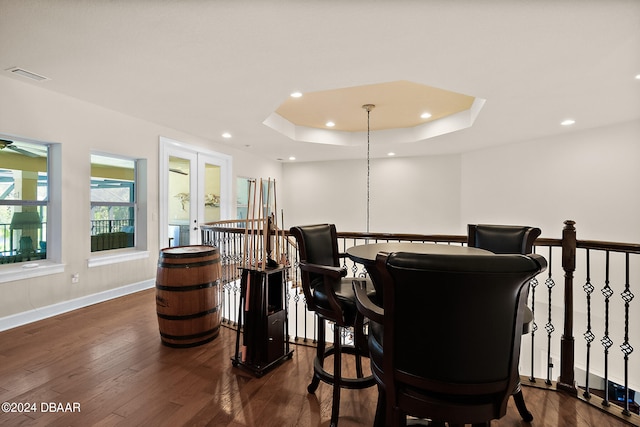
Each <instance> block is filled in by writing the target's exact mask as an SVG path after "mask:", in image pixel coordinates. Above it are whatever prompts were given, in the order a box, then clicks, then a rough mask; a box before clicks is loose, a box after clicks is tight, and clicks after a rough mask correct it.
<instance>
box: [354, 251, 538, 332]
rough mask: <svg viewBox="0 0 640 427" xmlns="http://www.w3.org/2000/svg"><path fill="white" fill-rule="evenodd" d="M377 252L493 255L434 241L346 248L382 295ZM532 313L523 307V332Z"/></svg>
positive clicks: (530, 319) (377, 291) (529, 321)
mask: <svg viewBox="0 0 640 427" xmlns="http://www.w3.org/2000/svg"><path fill="white" fill-rule="evenodd" d="M379 252H387V253H392V252H411V253H417V254H451V255H493V252H490V251H487V250H485V249H480V248H470V247H468V246H459V245H448V244H442V243H440V244H435V243H414V242H382V243H368V244H364V245H357V246H352V247H350V248H349V249H347V256H348V257H349V258H350V259H351V260H353V261H354V262H357V263H359V264H362V265H364V267H365V268H366V269H367V273H368V274H369V276H370V277H371V281H372V282H373V286H374V287H375V288H376V293H379V295H382V279H381V278H380V273H379V272H378V271H377V269H376V268H375V264H376V256H377V255H378V253H379ZM532 322H533V313H532V312H531V309H530V308H529V307H525V313H524V324H523V328H522V329H523V330H522V333H523V334H527V333H529V332H530V330H531V324H532Z"/></svg>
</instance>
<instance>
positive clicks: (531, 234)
mask: <svg viewBox="0 0 640 427" xmlns="http://www.w3.org/2000/svg"><path fill="white" fill-rule="evenodd" d="M467 228H468V234H467V243H468V245H469V246H470V247H474V248H481V249H486V250H488V251H491V252H493V253H495V254H530V253H532V252H533V242H534V241H535V240H536V239H537V238H538V236H540V233H541V230H540V229H539V228H537V227H528V226H518V225H490V224H477V225H476V224H469V225H468V227H467Z"/></svg>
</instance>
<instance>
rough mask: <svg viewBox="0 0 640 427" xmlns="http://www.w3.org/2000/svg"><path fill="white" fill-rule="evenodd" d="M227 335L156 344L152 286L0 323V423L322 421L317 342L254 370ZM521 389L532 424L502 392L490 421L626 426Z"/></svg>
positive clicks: (571, 401) (349, 405) (363, 409)
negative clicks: (243, 363) (178, 345)
mask: <svg viewBox="0 0 640 427" xmlns="http://www.w3.org/2000/svg"><path fill="white" fill-rule="evenodd" d="M234 344H235V331H233V330H230V329H228V328H224V327H223V328H222V329H221V332H220V335H219V336H218V338H216V339H215V340H214V341H213V342H211V343H208V344H205V345H202V346H199V347H194V348H190V349H173V348H169V347H166V346H163V345H162V344H161V343H160V337H159V334H158V323H157V318H156V312H155V291H154V290H148V291H144V292H140V293H137V294H134V295H130V296H126V297H123V298H119V299H116V300H112V301H108V302H105V303H101V304H97V305H94V306H91V307H87V308H84V309H81V310H76V311H74V312H71V313H67V314H63V315H60V316H57V317H54V318H50V319H47V320H43V321H40V322H37V323H33V324H30V325H26V326H23V327H20V328H15V329H12V330H9V331H5V332H0V401H2V402H10V403H13V407H10V409H15V410H21V411H22V412H0V424H1V425H7V426H21V425H25V426H26V425H29V426H32V425H33V426H83V427H84V426H182V425H184V426H229V427H232V426H261V427H262V426H273V427H281V426H327V425H328V424H329V418H330V414H331V388H330V387H329V386H327V385H325V384H321V385H320V388H319V389H318V391H317V392H316V394H315V395H309V394H308V393H307V391H306V388H307V384H308V382H309V379H310V375H311V366H312V359H313V355H314V349H312V348H309V347H305V346H293V349H294V351H295V352H294V354H293V358H292V360H287V361H284V362H283V363H282V364H281V365H280V366H278V367H277V368H276V369H274V370H272V371H270V372H268V373H267V374H266V375H264V376H263V377H262V378H254V377H253V376H252V375H250V374H248V373H246V372H244V371H242V370H240V369H238V368H233V367H232V366H231V360H230V358H231V356H232V353H233V350H234ZM350 369H353V367H350ZM524 396H525V399H526V401H527V404H528V406H529V409H530V410H531V412H532V413H533V414H534V417H535V419H534V421H533V422H532V423H531V424H529V423H524V422H523V421H521V419H520V418H519V416H518V413H517V411H516V409H515V406H514V405H513V402H512V401H510V404H509V410H508V413H507V415H506V416H505V417H504V418H503V419H501V420H499V421H493V422H492V426H495V427H507V426H528V425H531V426H540V427H542V426H562V427H565V426H592V427H602V426H623V425H626V424H625V423H623V422H622V421H619V420H617V419H616V418H614V417H611V416H609V415H607V414H605V413H603V412H601V411H599V410H597V409H595V408H592V407H590V406H589V405H587V404H586V403H584V402H581V401H579V400H577V399H575V398H571V397H568V396H566V395H564V394H562V393H558V392H554V391H547V390H541V389H536V388H531V387H525V388H524ZM376 397H377V392H376V389H375V387H372V388H370V389H366V390H344V391H343V393H342V405H341V408H340V426H342V427H348V426H371V425H372V422H373V416H374V412H375V403H376ZM78 408H79V411H77V409H78ZM4 409H5V406H3V410H4ZM74 409H75V410H76V411H75V412H73V411H74ZM26 410H30V412H26ZM61 410H69V411H70V412H62V411H61Z"/></svg>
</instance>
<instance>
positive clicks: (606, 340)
mask: <svg viewBox="0 0 640 427" xmlns="http://www.w3.org/2000/svg"><path fill="white" fill-rule="evenodd" d="M601 292H602V295H604V336H603V337H602V339H601V340H600V343H601V344H602V346H603V347H604V400H603V401H602V406H609V348H611V346H612V345H613V341H611V338H610V337H609V299H610V298H611V296H612V295H613V291H612V290H611V287H610V286H609V251H606V252H605V279H604V288H602V291H601Z"/></svg>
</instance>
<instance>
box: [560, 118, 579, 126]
mask: <svg viewBox="0 0 640 427" xmlns="http://www.w3.org/2000/svg"><path fill="white" fill-rule="evenodd" d="M575 122H576V121H575V120H573V119H566V120H563V121H562V122H560V124H561V125H562V126H571V125H572V124H574V123H575Z"/></svg>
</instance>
